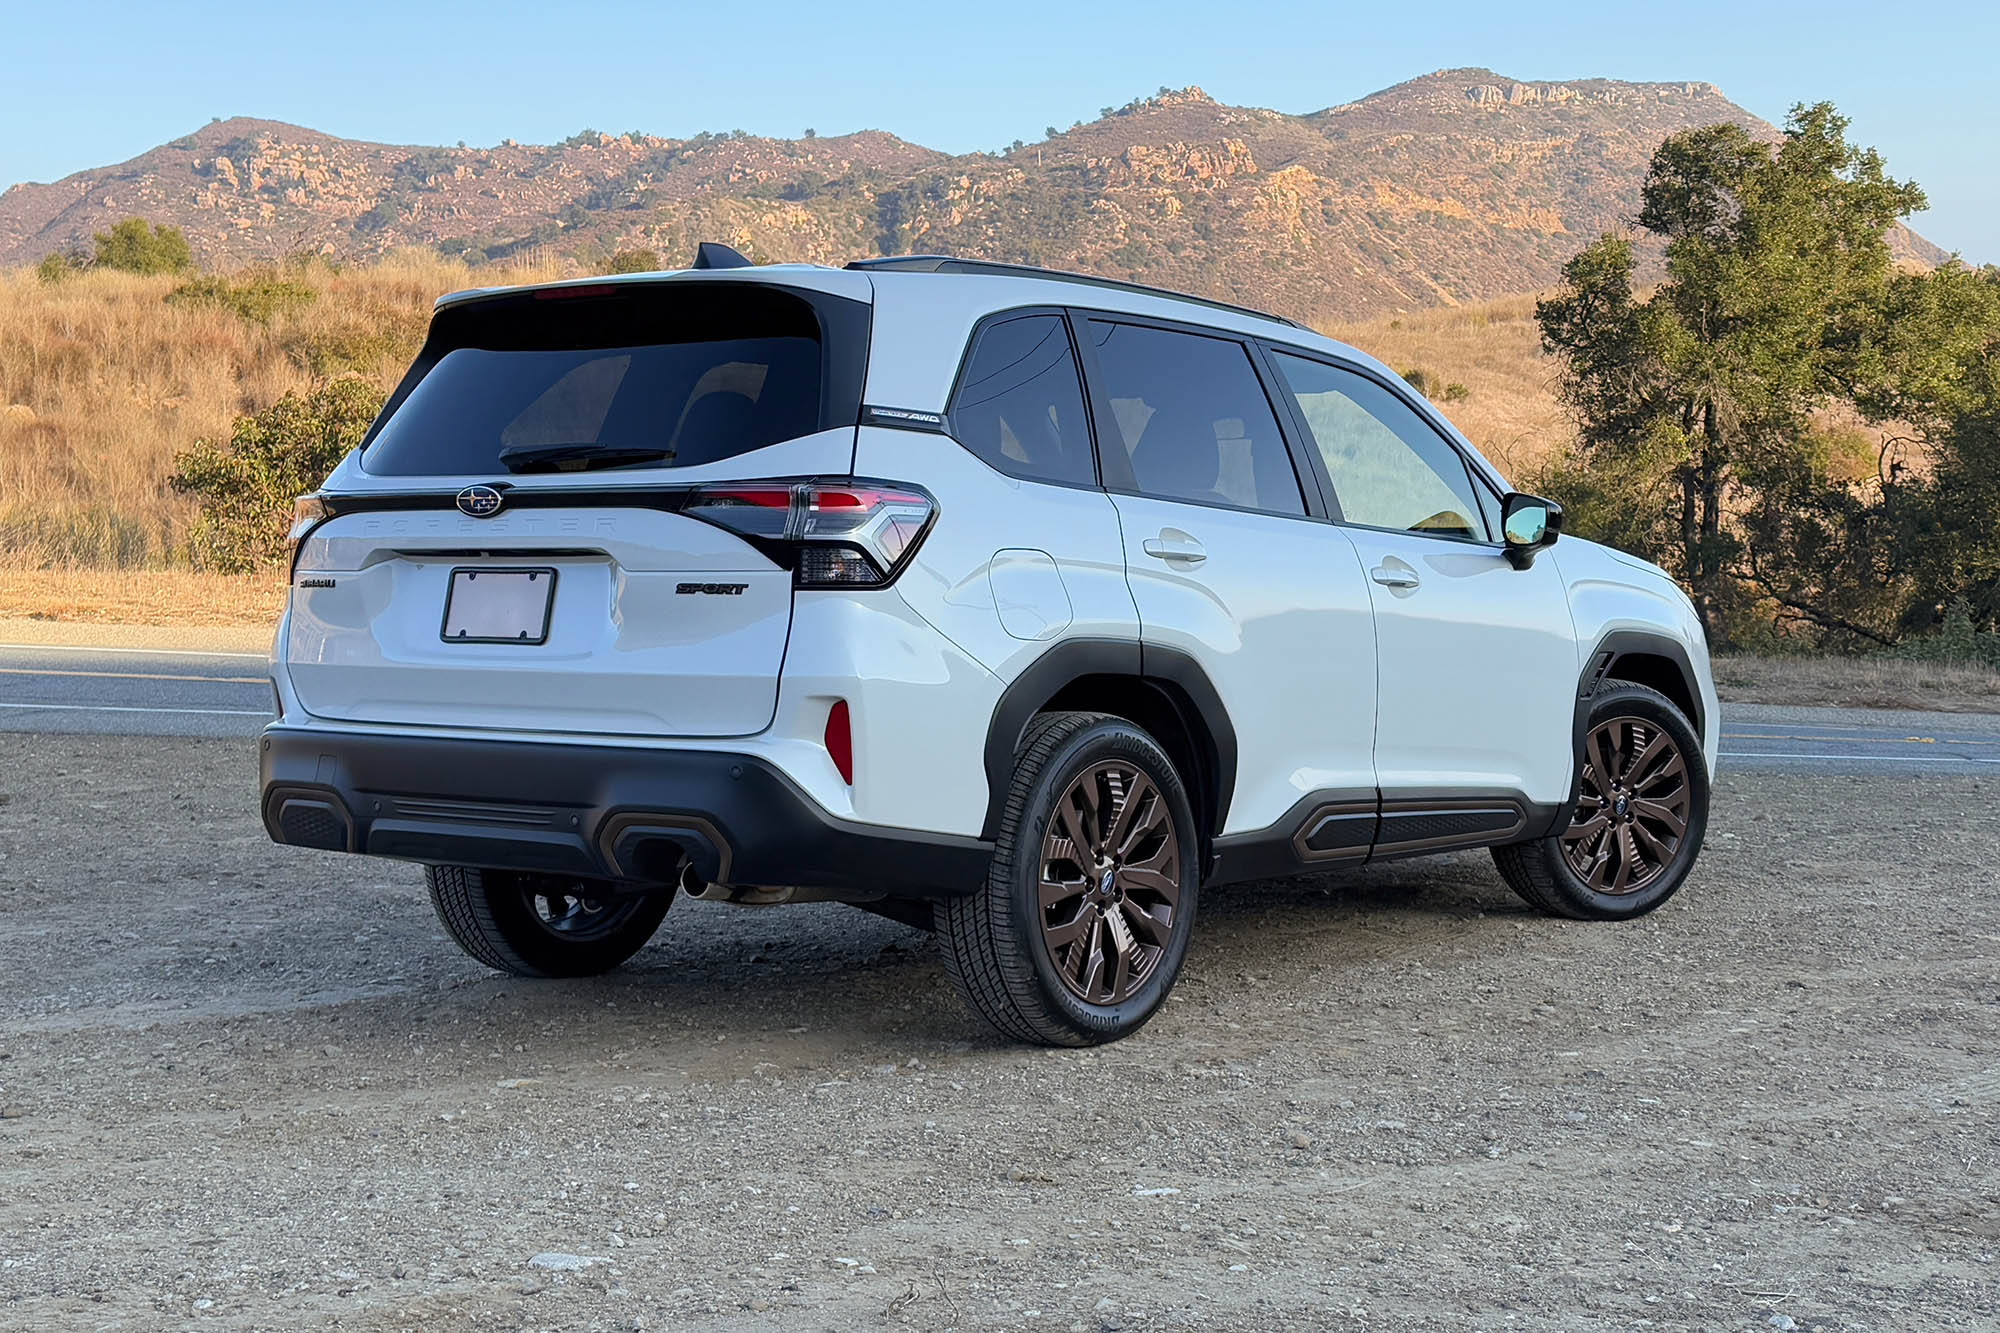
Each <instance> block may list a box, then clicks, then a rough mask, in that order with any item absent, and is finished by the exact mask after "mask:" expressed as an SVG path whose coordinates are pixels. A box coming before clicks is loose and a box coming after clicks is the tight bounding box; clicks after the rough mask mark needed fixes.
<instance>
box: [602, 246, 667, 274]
mask: <svg viewBox="0 0 2000 1333" xmlns="http://www.w3.org/2000/svg"><path fill="white" fill-rule="evenodd" d="M660 267H662V265H661V263H660V252H659V251H658V250H648V249H637V250H620V251H619V252H618V253H617V254H615V255H613V256H611V258H609V259H607V260H605V261H604V271H605V272H606V273H651V272H653V271H654V270H655V269H658V268H660Z"/></svg>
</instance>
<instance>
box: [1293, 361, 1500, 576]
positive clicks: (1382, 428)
mask: <svg viewBox="0 0 2000 1333" xmlns="http://www.w3.org/2000/svg"><path fill="white" fill-rule="evenodd" d="M1272 360H1273V361H1275V362H1276V363H1277V366H1278V372H1279V374H1281V375H1283V376H1284V379H1285V385H1286V387H1287V388H1289V389H1290V390H1291V391H1292V395H1293V396H1294V397H1295V398H1297V399H1298V403H1299V411H1300V412H1301V413H1302V414H1303V415H1304V417H1305V419H1306V426H1307V427H1308V429H1310V430H1311V431H1312V435H1313V443H1314V444H1316V445H1317V446H1318V447H1319V455H1320V457H1321V458H1322V459H1324V460H1325V461H1326V471H1327V475H1328V476H1329V477H1330V478H1331V479H1332V481H1333V491H1334V495H1335V496H1336V497H1337V498H1338V499H1339V501H1340V509H1341V514H1342V516H1343V517H1344V518H1346V520H1347V521H1348V522H1350V523H1359V524H1361V525H1363V526H1365V527H1371V528H1392V529H1399V530H1402V531H1405V532H1422V533H1429V534H1431V535H1434V536H1439V537H1460V538H1466V539H1469V540H1472V541H1486V540H1488V533H1487V530H1486V517H1485V513H1484V511H1483V510H1482V508H1481V506H1480V503H1479V497H1478V495H1477V493H1476V492H1475V491H1474V488H1473V482H1472V478H1471V477H1470V476H1469V475H1467V473H1466V469H1465V460H1464V459H1463V458H1461V457H1459V454H1458V450H1456V449H1454V448H1452V447H1451V445H1450V444H1448V443H1447V442H1446V441H1445V439H1444V437H1443V436H1441V435H1439V434H1438V433H1437V431H1436V430H1435V429H1434V428H1433V427H1432V426H1431V425H1430V423H1429V422H1427V421H1425V420H1424V419H1423V418H1422V417H1421V416H1419V415H1418V414H1417V412H1416V409H1414V408H1412V407H1411V406H1410V405H1409V404H1408V403H1405V402H1404V401H1403V400H1402V399H1400V398H1398V397H1397V396H1396V395H1395V394H1394V393H1392V392H1390V391H1389V390H1388V389H1385V388H1383V387H1382V386H1381V385H1379V384H1377V383H1376V382H1375V381H1374V380H1371V379H1369V378H1368V377H1367V376H1365V375H1359V374H1356V373H1355V372H1354V371H1351V370H1342V369H1340V368H1339V367H1337V366H1329V365H1326V364H1324V363H1323V362H1319V361H1308V360H1306V359H1305V358H1304V357H1299V356H1289V355H1287V354H1285V353H1283V352H1275V353H1274V354H1273V355H1272Z"/></svg>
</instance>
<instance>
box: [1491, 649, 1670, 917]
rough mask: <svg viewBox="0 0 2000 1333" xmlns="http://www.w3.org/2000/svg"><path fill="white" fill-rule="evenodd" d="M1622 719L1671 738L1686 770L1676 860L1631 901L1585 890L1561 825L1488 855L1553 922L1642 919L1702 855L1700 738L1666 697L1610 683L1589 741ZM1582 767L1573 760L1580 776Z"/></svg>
mask: <svg viewBox="0 0 2000 1333" xmlns="http://www.w3.org/2000/svg"><path fill="white" fill-rule="evenodd" d="M1620 718H1631V719H1636V720H1637V721H1639V722H1642V723H1645V724H1649V725H1652V726H1655V727H1658V728H1659V729H1660V730H1661V731H1663V732H1665V733H1666V734H1667V735H1668V736H1669V737H1671V738H1672V740H1673V743H1674V744H1675V745H1676V746H1677V747H1678V748H1679V750H1680V753H1681V757H1682V760H1683V762H1684V764H1685V770H1686V777H1687V790H1686V793H1685V794H1686V813H1685V822H1686V831H1685V832H1684V833H1683V834H1682V835H1681V837H1680V844H1679V846H1678V847H1677V848H1676V851H1675V855H1674V857H1673V858H1672V859H1671V860H1670V861H1669V862H1668V863H1667V866H1666V868H1665V870H1664V871H1663V872H1662V873H1661V874H1660V875H1659V877H1658V878H1657V879H1654V880H1653V881H1652V882H1651V883H1648V884H1646V885H1645V886H1644V887H1643V888H1641V889H1639V890H1637V891H1635V892H1630V893H1623V894H1611V893H1605V892H1602V891H1600V890H1599V889H1598V888H1594V887H1592V886H1591V885H1590V884H1589V883H1588V882H1586V881H1585V880H1584V879H1583V878H1582V877H1581V876H1579V874H1578V873H1577V871H1576V869H1575V868H1574V867H1573V866H1572V865H1571V864H1570V861H1569V858H1568V857H1567V856H1566V855H1565V854H1564V843H1563V834H1564V832H1566V831H1567V830H1568V828H1569V825H1567V824H1566V825H1565V826H1564V827H1563V828H1561V829H1558V830H1556V832H1554V833H1553V834H1551V835H1549V836H1548V837H1545V838H1539V839H1536V840H1535V841H1533V842H1523V843H1515V844H1513V845H1511V846H1507V847H1495V848H1494V849H1493V863H1494V864H1495V865H1496V866H1498V867H1499V869H1500V876H1501V878H1503V879H1505V880H1506V881H1507V885H1508V887H1509V888H1511V889H1513V890H1514V892H1515V893H1517V894H1519V895H1520V896H1521V898H1522V899H1523V900H1524V901H1525V902H1527V903H1528V905H1529V906H1531V907H1534V908H1537V909H1539V910H1541V911H1543V912H1546V913H1548V914H1549V915H1551V916H1559V917H1568V918H1570V919H1572V920H1577V921H1624V920H1629V919H1630V918H1632V917H1637V916H1644V915H1645V914H1646V913H1648V912H1650V911H1652V910H1653V909H1654V908H1656V907H1658V906H1659V905H1660V904H1662V903H1664V902H1665V901H1666V900H1667V899H1669V898H1671V897H1673V895H1674V893H1675V891H1676V890H1678V889H1679V888H1680V887H1681V885H1682V884H1683V883H1685V882H1686V881H1687V877H1688V872H1689V871H1691V870H1693V868H1694V863H1695V859H1696V858H1697V857H1698V856H1699V855H1700V854H1701V844H1702V838H1703V835H1704V834H1705V833H1706V832H1707V829H1708V801H1709V781H1708V766H1707V764H1706V763H1705V762H1704V761H1703V758H1702V750H1701V738H1700V737H1699V736H1697V735H1696V734H1695V730H1694V726H1693V724H1691V723H1690V722H1689V721H1688V719H1687V718H1686V717H1685V716H1684V715H1683V714H1682V713H1681V711H1680V709H1678V708H1676V707H1675V706H1674V705H1673V703H1672V702H1671V701H1669V700H1668V699H1667V697H1666V696H1665V695H1663V694H1661V693H1659V692H1658V691H1657V690H1652V689H1648V688H1647V687H1646V686H1644V685H1634V684H1631V683H1628V682H1624V681H1618V682H1612V683H1609V684H1607V685H1606V686H1605V687H1604V688H1602V689H1600V690H1599V691H1598V693H1597V696H1596V698H1594V699H1593V700H1592V702H1591V706H1590V716H1589V719H1588V721H1587V722H1586V724H1585V727H1584V733H1585V735H1586V736H1588V735H1589V734H1590V733H1591V732H1592V731H1593V730H1594V729H1595V728H1597V727H1598V726H1599V725H1601V724H1603V723H1606V722H1609V721H1613V720H1615V719H1620ZM1584 762H1585V759H1584V757H1583V756H1581V755H1579V756H1578V758H1577V763H1578V766H1579V770H1581V767H1582V765H1583V764H1584Z"/></svg>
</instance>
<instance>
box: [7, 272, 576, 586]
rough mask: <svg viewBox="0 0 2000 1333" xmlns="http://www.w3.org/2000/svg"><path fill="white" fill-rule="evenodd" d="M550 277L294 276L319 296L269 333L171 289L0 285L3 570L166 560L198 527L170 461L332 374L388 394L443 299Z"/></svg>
mask: <svg viewBox="0 0 2000 1333" xmlns="http://www.w3.org/2000/svg"><path fill="white" fill-rule="evenodd" d="M561 275H562V271H561V270H560V269H558V268H556V267H554V266H548V267H544V268H535V269H520V270H489V269H482V270H481V271H480V273H479V275H478V277H477V278H474V277H473V275H472V273H471V271H470V270H468V269H467V268H466V267H465V266H464V265H462V264H459V263H456V262H451V261H446V260H442V259H438V258H435V257H432V256H428V255H398V256H392V257H390V258H389V259H387V260H385V261H383V262H382V263H380V264H376V265H373V266H371V267H368V268H364V269H352V270H335V269H332V268H328V267H325V266H307V267H303V268H300V269H297V270H296V271H290V272H288V273H287V274H286V277H287V278H289V279H290V280H292V281H296V282H303V283H305V284H307V285H308V286H310V287H311V288H312V289H313V290H314V292H315V293H316V297H315V299H313V300H311V301H310V302H309V303H307V304H305V305H303V306H301V307H299V308H297V309H295V310H291V311H288V312H282V313H279V314H277V315H275V316H274V317H273V318H272V319H271V320H270V322H269V323H268V324H264V323H258V322H255V321H253V320H250V319H245V318H243V317H242V316H240V315H238V314H236V313H234V312H232V311H230V310H228V309H224V308H221V307H218V306H215V305H194V304H186V303H181V304H175V303H172V302H169V301H168V299H167V298H168V297H169V295H171V294H172V292H173V291H174V289H175V288H176V287H177V286H178V285H179V281H178V280H177V279H174V278H166V277H139V276H136V275H133V274H127V273H114V272H102V273H98V272H93V273H85V274H81V275H79V276H76V277H73V278H70V279H68V280H66V281H63V282H60V283H55V284H48V283H44V282H41V281H39V280H38V279H37V278H36V277H35V275H34V274H33V273H31V272H28V271H25V270H16V271H12V272H0V569H5V568H12V569H21V568H59V567H99V568H102V567H114V568H161V567H167V566H170V565H173V564H175V563H176V562H177V557H178V548H179V545H180V542H181V540H182V536H183V534H184V532H185V530H186V525H187V523H188V522H189V520H190V519H191V518H192V516H193V507H192V505H191V504H190V503H189V502H188V501H187V500H186V499H185V498H184V497H181V496H179V495H176V494H175V493H174V492H173V491H172V490H171V489H170V488H169V487H168V485H167V477H168V476H169V475H170V474H171V473H172V471H173V460H174V456H175V454H177V453H178V452H179V451H180V450H182V449H184V448H186V447H187V446H188V445H189V444H191V443H193V442H194V441H195V440H196V439H197V438H200V437H203V436H209V437H220V436H226V435H227V434H228V433H229V430H230V426H231V423H232V422H233V421H234V419H235V418H236V416H237V415H238V414H240V413H244V412H254V411H258V410H260V409H262V408H264V407H267V406H269V405H270V404H271V403H273V402H275V401H277V399H278V398H280V397H281V396H283V395H284V394H285V393H286V392H288V391H290V390H295V389H297V390H303V389H306V388H309V387H311V386H312V385H313V384H314V383H315V382H317V381H320V380H323V379H325V378H328V377H331V376H333V375H338V374H343V373H358V374H361V375H364V376H366V377H368V378H369V379H371V380H374V381H375V382H377V383H379V384H381V385H383V386H384V387H385V388H386V387H387V385H388V384H390V383H391V382H392V381H393V380H394V379H395V377H396V376H397V375H399V374H400V373H401V371H402V369H403V367H404V365H406V364H407V363H408V361H409V359H410V357H411V356H412V355H413V354H414V352H415V350H416V347H417V344H418V343H419V342H420V341H421V339H422V336H423V329H424V324H425V321H426V319H427V318H428V315H429V311H430V304H431V301H432V300H433V299H434V298H435V297H436V296H438V295H439V294H440V293H442V292H446V291H450V290H452V289H454V288H459V287H467V286H473V285H476V284H488V283H497V282H521V281H535V280H540V279H545V278H551V277H558V276H561Z"/></svg>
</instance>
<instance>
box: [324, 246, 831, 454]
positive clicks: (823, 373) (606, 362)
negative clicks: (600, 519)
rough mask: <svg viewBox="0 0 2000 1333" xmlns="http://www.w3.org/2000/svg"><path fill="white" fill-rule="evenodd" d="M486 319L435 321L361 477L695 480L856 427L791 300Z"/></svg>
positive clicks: (479, 313)
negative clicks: (649, 470)
mask: <svg viewBox="0 0 2000 1333" xmlns="http://www.w3.org/2000/svg"><path fill="white" fill-rule="evenodd" d="M836 299H837V298H836ZM842 304H847V305H851V304H853V303H851V302H842ZM488 305H489V303H486V302H474V303H472V305H471V306H470V307H469V308H467V309H464V310H454V309H451V308H447V309H446V310H444V311H442V312H440V314H439V316H438V318H437V321H436V322H435V324H434V326H433V330H432V338H431V342H430V344H428V345H427V346H426V348H425V351H424V355H423V357H421V358H420V359H419V361H418V364H417V366H416V367H415V368H413V370H412V372H411V376H410V377H408V378H406V380H405V384H404V386H403V387H402V388H401V389H399V390H398V394H397V397H396V399H395V400H393V408H392V410H391V411H390V412H389V413H388V415H387V416H386V418H385V419H384V420H383V422H382V423H381V424H380V425H379V427H378V429H377V431H376V433H375V435H374V436H373V438H371V439H370V440H369V442H368V444H367V447H366V449H365V450H364V451H363V454H362V465H363V467H365V468H366V469H367V470H368V471H370V472H373V473H378V474H384V475H390V476H422V475H468V474H471V475H484V474H491V473H497V472H508V471H514V472H534V471H571V470H582V469H585V468H589V469H597V468H603V467H630V466H644V467H667V468H673V467H697V466H700V465H701V464H704V463H713V462H717V461H720V460H723V459H727V458H732V457H734V456H736V455H738V454H742V453H747V452H749V451H750V450H753V449H760V448H763V447H765V446H767V445H771V444H776V443H779V442H781V441H784V440H790V439H796V438H798V437H799V436H802V435H810V434H812V433H813V432H815V431H817V430H821V429H825V428H827V427H829V426H834V425H842V424H852V422H853V420H854V407H853V406H852V405H851V404H847V403H843V402H834V401H830V396H829V391H828V384H827V380H828V374H827V369H828V365H829V361H830V358H829V356H828V351H829V349H828V348H826V347H825V346H823V342H822V330H821V322H820V320H819V319H818V318H817V316H816V314H815V311H814V309H813V307H812V306H811V305H809V304H808V303H807V302H806V301H805V300H803V299H801V298H799V297H797V296H794V295H791V294H788V293H784V292H779V291H775V290H770V289H765V290H758V289H756V288H752V287H749V286H748V285H747V284H735V285H734V290H733V291H712V290H711V291H703V290H700V289H698V288H696V287H695V286H694V285H693V284H689V285H687V287H685V288H683V289H682V290H680V291H673V290H671V285H670V284H659V285H656V286H655V287H653V288H651V289H646V288H639V289H637V290H632V291H620V290H618V289H616V288H612V289H610V290H609V292H608V294H607V295H605V296H596V295H594V294H589V293H586V294H585V295H582V296H578V297H565V298H563V299H556V300H549V299H543V298H542V297H540V296H538V294H535V293H524V294H522V295H521V296H519V297H509V298H505V299H503V300H500V301H496V302H493V303H490V305H491V307H492V308H486V307H487V306H488ZM863 310H864V314H863V317H862V319H863V322H862V326H861V328H862V336H863V338H864V339H865V329H866V324H865V307H864V308H863ZM862 350H863V352H865V348H864V349H862ZM855 393H856V395H857V396H858V387H857V388H856V390H855ZM834 396H835V397H838V396H839V395H834ZM843 416H844V417H845V420H842V419H841V418H842V417H843Z"/></svg>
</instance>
